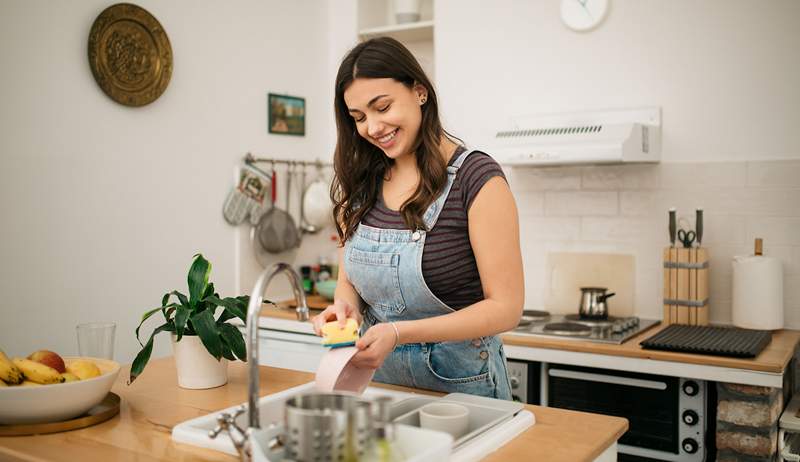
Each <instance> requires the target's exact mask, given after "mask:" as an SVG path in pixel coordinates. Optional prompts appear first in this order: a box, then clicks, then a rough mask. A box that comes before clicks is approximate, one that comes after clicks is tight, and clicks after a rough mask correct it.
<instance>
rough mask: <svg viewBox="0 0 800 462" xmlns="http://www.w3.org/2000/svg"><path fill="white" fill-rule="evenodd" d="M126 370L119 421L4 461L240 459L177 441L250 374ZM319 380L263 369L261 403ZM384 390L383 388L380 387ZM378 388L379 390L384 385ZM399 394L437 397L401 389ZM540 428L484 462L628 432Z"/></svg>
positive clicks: (562, 454)
mask: <svg viewBox="0 0 800 462" xmlns="http://www.w3.org/2000/svg"><path fill="white" fill-rule="evenodd" d="M128 370H129V366H128V367H124V368H123V370H122V371H121V372H120V375H119V378H118V379H117V383H116V384H115V385H114V387H113V389H112V391H114V392H115V393H116V394H118V395H120V397H122V404H121V410H120V414H119V415H118V416H117V417H114V418H113V419H111V420H110V421H108V422H104V423H102V424H98V425H95V426H93V427H89V428H84V429H81V430H74V431H70V432H64V433H55V434H50V435H37V436H24V437H0V460H3V461H41V460H48V461H76V460H80V461H83V462H90V461H109V460H115V461H123V460H136V461H190V460H191V461H236V460H238V458H237V457H234V456H230V455H227V454H223V453H220V452H216V451H212V450H208V449H201V448H197V447H194V446H189V445H185V444H181V443H175V442H173V441H172V439H171V430H172V427H173V426H175V425H176V424H178V423H180V422H183V421H185V420H188V419H191V418H194V417H199V416H202V415H206V414H208V413H210V412H213V411H216V410H220V409H224V408H226V407H229V406H232V405H235V404H238V403H243V402H245V401H246V400H247V366H246V364H244V363H241V362H235V363H231V364H230V365H229V381H228V384H227V385H225V386H222V387H219V388H214V389H210V390H185V389H182V388H179V387H178V386H177V379H176V372H175V363H174V361H173V359H172V358H161V359H154V360H151V361H150V363H149V364H148V365H147V368H146V369H145V372H144V373H143V374H142V375H141V376H140V377H139V378H138V379H137V380H136V382H135V383H134V384H133V385H130V386H128V385H126V384H125V382H126V381H127V378H128ZM311 380H313V376H312V375H311V374H309V373H305V372H298V371H292V370H287V369H277V368H270V367H263V366H262V367H261V395H265V394H269V393H276V392H278V391H281V390H285V389H287V388H290V387H294V386H297V385H300V384H303V383H306V382H309V381H311ZM375 385H379V384H375ZM379 386H380V385H379ZM388 388H394V389H398V390H404V391H413V392H418V393H425V394H436V393H430V392H425V391H420V390H413V389H407V388H401V387H391V386H389V387H388ZM526 408H527V409H528V410H530V411H532V412H533V413H534V415H535V416H536V424H535V425H534V426H533V427H531V428H529V429H527V430H526V431H525V432H523V433H522V434H520V435H519V436H517V437H516V438H515V439H513V440H512V441H511V442H509V443H508V444H506V445H504V446H503V447H501V448H500V449H499V450H497V451H496V452H494V453H492V454H491V455H489V456H488V457H487V458H485V459H484V460H486V461H497V462H500V461H508V460H547V461H589V460H594V459H596V458H598V456H600V455H601V454H604V455H608V452H607V450H608V449H609V448H610V447H612V446H614V445H615V443H616V441H617V439H619V437H620V436H622V434H623V433H625V431H627V429H628V422H627V420H625V419H622V418H618V417H609V416H604V415H598V414H587V413H583V412H574V411H566V410H562V409H553V408H543V407H539V406H530V405H528V406H526Z"/></svg>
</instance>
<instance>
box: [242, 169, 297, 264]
mask: <svg viewBox="0 0 800 462" xmlns="http://www.w3.org/2000/svg"><path fill="white" fill-rule="evenodd" d="M287 173H288V170H287ZM290 178H291V176H290V175H288V174H287V177H286V181H287V192H289V188H290V187H291V180H290ZM272 184H273V187H272V197H273V206H272V208H270V209H269V210H268V211H267V212H266V213H265V214H264V215H262V217H261V219H260V220H259V222H258V226H257V227H256V230H255V234H254V235H253V236H254V237H256V238H257V240H258V242H259V244H260V245H261V247H262V248H263V249H264V250H266V251H267V252H269V253H280V252H283V251H285V250H288V249H291V248H293V247H295V246H296V245H297V228H296V227H295V224H294V219H293V218H292V216H291V215H289V213H288V212H286V211H285V210H281V209H280V208H278V207H277V206H276V205H275V200H276V186H275V185H276V184H277V178H276V173H275V170H274V167H273V171H272ZM286 205H287V208H288V206H289V197H288V194H287V197H286Z"/></svg>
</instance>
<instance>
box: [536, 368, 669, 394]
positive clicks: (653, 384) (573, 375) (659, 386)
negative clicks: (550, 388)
mask: <svg viewBox="0 0 800 462" xmlns="http://www.w3.org/2000/svg"><path fill="white" fill-rule="evenodd" d="M547 373H548V374H549V375H550V376H551V377H562V378H565V379H576V380H587V381H589V382H601V383H613V384H616V385H629V386H631V387H639V388H651V389H653V390H666V389H667V384H666V383H664V382H658V381H655V380H644V379H632V378H630V377H620V376H617V375H605V374H593V373H591V372H579V371H570V370H566V369H553V368H550V369H548V371H547Z"/></svg>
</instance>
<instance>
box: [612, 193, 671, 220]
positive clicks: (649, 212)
mask: <svg viewBox="0 0 800 462" xmlns="http://www.w3.org/2000/svg"><path fill="white" fill-rule="evenodd" d="M658 197H659V193H657V192H655V191H620V193H619V213H620V215H624V216H632V217H644V216H651V217H655V216H661V214H660V210H659V209H658V208H657V207H656V204H657V203H658Z"/></svg>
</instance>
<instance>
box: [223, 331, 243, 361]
mask: <svg viewBox="0 0 800 462" xmlns="http://www.w3.org/2000/svg"><path fill="white" fill-rule="evenodd" d="M219 327H220V330H221V331H222V333H221V335H222V340H223V341H224V342H225V344H226V345H228V347H230V349H231V350H232V351H233V353H234V354H235V355H236V357H237V358H239V359H241V360H242V361H247V347H246V346H245V343H244V336H242V332H241V331H240V330H239V329H237V328H236V326H234V325H232V324H228V323H225V324H222V325H220V326H219Z"/></svg>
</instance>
